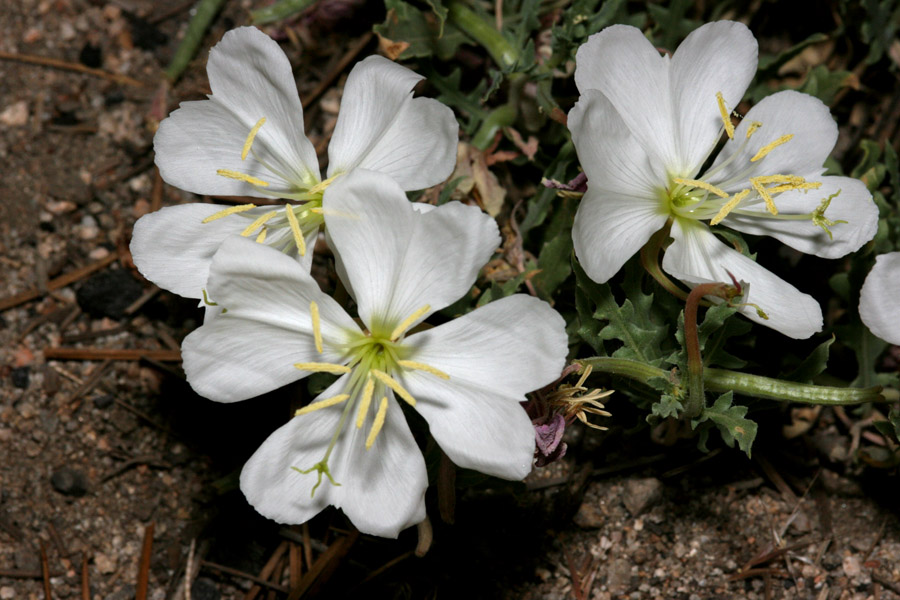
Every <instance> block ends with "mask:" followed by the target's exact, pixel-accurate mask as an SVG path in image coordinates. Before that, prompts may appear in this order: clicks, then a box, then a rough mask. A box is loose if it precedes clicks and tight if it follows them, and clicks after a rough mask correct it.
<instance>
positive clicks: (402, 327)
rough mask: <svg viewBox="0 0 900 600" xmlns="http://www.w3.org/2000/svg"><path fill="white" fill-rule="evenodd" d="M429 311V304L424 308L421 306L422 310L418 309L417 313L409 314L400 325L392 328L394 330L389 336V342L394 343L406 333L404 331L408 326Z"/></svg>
mask: <svg viewBox="0 0 900 600" xmlns="http://www.w3.org/2000/svg"><path fill="white" fill-rule="evenodd" d="M429 310H431V305H430V304H426V305H425V306H423V307H422V308H420V309H419V310H417V311H416V312H414V313H413V314H411V315H409V316H408V317H406V318H405V319H404V320H403V322H402V323H400V324H399V325H397V326H396V327H394V330H393V331H392V332H391V335H390V340H391V341H394V340H396V339H397V338H398V337H400V335H401V334H402V333H403V332H404V331H406V330H407V329H408V328H409V326H410V325H412V324H413V323H415V322H416V321H418V320H419V318H420V317H421V316H422V315H424V314H425V313H427V312H428V311H429Z"/></svg>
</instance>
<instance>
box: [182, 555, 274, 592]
mask: <svg viewBox="0 0 900 600" xmlns="http://www.w3.org/2000/svg"><path fill="white" fill-rule="evenodd" d="M200 566H201V567H204V568H207V569H212V570H214V571H219V572H220V573H225V574H226V575H234V576H235V577H241V578H242V579H246V580H248V581H252V582H254V583H258V584H259V585H262V586H265V587H267V588H271V589H273V590H276V591H278V592H284V593H285V594H286V593H288V592H289V591H290V590H288V588H286V587H285V586H283V585H278V584H277V583H272V582H271V581H266V580H265V579H262V578H261V577H257V576H256V575H253V574H252V573H245V572H244V571H238V570H237V569H232V568H231V567H226V566H225V565H220V564H216V563H213V562H209V561H208V560H203V561H200Z"/></svg>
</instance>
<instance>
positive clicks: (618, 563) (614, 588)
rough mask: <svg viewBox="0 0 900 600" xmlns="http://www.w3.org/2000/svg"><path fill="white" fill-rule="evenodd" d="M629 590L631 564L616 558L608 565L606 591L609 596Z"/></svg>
mask: <svg viewBox="0 0 900 600" xmlns="http://www.w3.org/2000/svg"><path fill="white" fill-rule="evenodd" d="M629 588H631V563H630V562H629V561H627V560H625V559H624V558H617V559H615V560H614V561H612V562H611V563H609V571H607V573H606V589H607V590H609V592H610V593H611V594H622V593H625V592H627V591H628V590H629Z"/></svg>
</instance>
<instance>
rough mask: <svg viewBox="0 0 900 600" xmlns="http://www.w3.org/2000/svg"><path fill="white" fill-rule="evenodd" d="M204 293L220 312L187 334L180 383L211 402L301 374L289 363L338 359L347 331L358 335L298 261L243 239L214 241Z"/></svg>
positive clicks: (232, 399)
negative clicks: (316, 323) (319, 342)
mask: <svg viewBox="0 0 900 600" xmlns="http://www.w3.org/2000/svg"><path fill="white" fill-rule="evenodd" d="M209 290H210V294H211V297H212V298H213V300H214V301H215V302H217V303H218V305H219V307H220V308H223V309H226V312H224V313H222V314H220V315H219V316H217V317H216V318H215V319H207V320H206V322H205V323H204V325H203V326H202V327H200V328H199V329H197V330H196V331H194V332H193V333H191V334H190V335H188V336H187V337H186V338H185V339H184V343H183V344H182V356H183V358H184V371H185V373H186V374H187V378H188V382H189V383H190V384H191V386H192V387H193V388H194V390H196V391H197V393H198V394H200V395H202V396H205V397H207V398H209V399H211V400H215V401H218V402H235V401H238V400H246V399H247V398H252V397H254V396H258V395H260V394H263V393H265V392H269V391H271V390H274V389H277V388H279V387H281V386H283V385H286V384H288V383H290V382H292V381H297V380H298V379H301V378H303V377H305V376H306V375H308V372H306V371H300V370H298V369H296V368H295V367H294V366H293V365H294V363H298V362H328V363H336V362H341V361H342V360H343V352H342V350H341V349H340V345H341V344H343V343H345V342H346V341H347V335H348V332H356V333H357V334H358V333H359V327H358V326H357V325H356V323H354V321H353V319H351V318H350V316H349V315H347V313H346V312H345V311H344V309H343V308H341V306H340V305H339V304H338V303H337V302H335V301H334V300H333V299H332V298H331V297H330V296H328V295H326V294H324V293H323V292H322V291H321V290H320V289H319V287H318V285H317V284H316V282H315V281H314V280H313V279H312V278H311V277H310V276H309V274H308V273H307V272H306V271H305V270H304V269H303V268H302V267H301V266H300V265H298V264H297V263H296V262H295V261H294V260H292V259H290V258H288V257H287V256H285V255H283V254H282V253H280V252H278V251H276V250H273V249H271V248H268V247H266V246H263V245H261V244H257V243H255V242H253V241H250V240H247V239H245V238H241V237H231V238H228V239H226V240H225V241H224V242H223V243H222V246H221V248H220V249H219V251H218V252H217V253H216V255H215V257H214V258H213V262H212V267H211V268H210V276H209ZM311 302H316V304H317V305H318V307H319V314H320V324H321V332H322V338H323V341H324V353H322V354H320V353H319V352H318V351H317V350H316V348H315V343H314V338H313V326H312V317H311V316H310V303H311Z"/></svg>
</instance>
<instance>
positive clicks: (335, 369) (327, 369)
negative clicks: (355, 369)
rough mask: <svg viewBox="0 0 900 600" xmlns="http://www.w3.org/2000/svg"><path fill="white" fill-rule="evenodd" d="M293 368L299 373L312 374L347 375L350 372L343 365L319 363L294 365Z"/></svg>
mask: <svg viewBox="0 0 900 600" xmlns="http://www.w3.org/2000/svg"><path fill="white" fill-rule="evenodd" d="M294 368H296V369H300V370H301V371H313V372H314V373H349V372H350V371H351V369H350V367H345V366H344V365H335V364H332V363H320V362H309V363H294Z"/></svg>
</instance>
